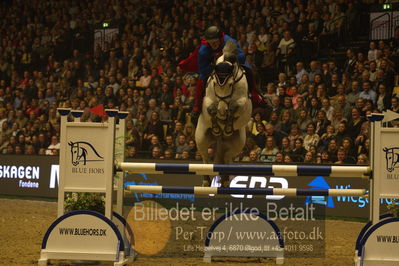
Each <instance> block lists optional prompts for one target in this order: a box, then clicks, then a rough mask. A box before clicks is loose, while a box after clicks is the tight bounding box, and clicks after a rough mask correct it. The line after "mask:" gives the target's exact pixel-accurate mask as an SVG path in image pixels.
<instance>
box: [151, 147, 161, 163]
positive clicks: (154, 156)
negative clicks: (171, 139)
mask: <svg viewBox="0 0 399 266" xmlns="http://www.w3.org/2000/svg"><path fill="white" fill-rule="evenodd" d="M150 151H151V156H150V159H151V160H159V159H163V156H162V151H161V148H160V147H159V146H153V147H152V148H151V149H150Z"/></svg>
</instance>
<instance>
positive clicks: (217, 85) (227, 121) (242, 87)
mask: <svg viewBox="0 0 399 266" xmlns="http://www.w3.org/2000/svg"><path fill="white" fill-rule="evenodd" d="M237 54H238V49H237V46H236V44H235V43H234V42H232V41H227V43H226V45H225V46H224V48H223V55H222V56H220V57H219V58H218V59H217V60H216V65H215V70H214V71H213V73H212V75H211V76H210V77H209V78H208V81H207V87H206V94H205V97H204V101H203V104H202V113H201V115H200V117H199V119H198V123H197V128H196V130H195V140H196V142H197V147H198V151H199V152H200V154H201V156H202V158H203V161H204V163H210V158H209V156H208V148H209V147H210V146H211V145H214V144H216V145H215V146H216V149H215V157H214V161H213V163H215V164H231V163H233V158H234V157H235V156H237V155H238V154H239V152H240V151H241V150H242V148H243V147H244V144H245V140H246V132H245V126H246V125H247V124H248V122H249V120H250V118H251V113H252V103H251V100H250V99H249V97H248V83H247V78H246V76H245V71H244V69H243V68H242V67H241V66H240V64H239V62H238V58H237ZM229 182H230V180H229V176H228V175H222V176H221V185H222V186H224V187H227V186H228V185H229ZM210 184H211V180H210V177H209V176H205V177H204V180H203V184H202V185H203V186H210Z"/></svg>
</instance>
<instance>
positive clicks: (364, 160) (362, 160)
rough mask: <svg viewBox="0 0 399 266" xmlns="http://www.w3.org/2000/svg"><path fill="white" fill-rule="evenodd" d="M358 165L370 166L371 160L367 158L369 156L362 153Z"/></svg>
mask: <svg viewBox="0 0 399 266" xmlns="http://www.w3.org/2000/svg"><path fill="white" fill-rule="evenodd" d="M356 164H357V165H369V164H370V163H369V159H368V158H367V155H365V154H363V153H361V154H359V155H358V156H357V162H356Z"/></svg>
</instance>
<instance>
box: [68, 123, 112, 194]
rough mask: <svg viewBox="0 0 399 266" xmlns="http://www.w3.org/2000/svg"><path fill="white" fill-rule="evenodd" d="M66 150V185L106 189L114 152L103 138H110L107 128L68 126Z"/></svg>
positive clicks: (101, 126) (99, 189) (99, 125)
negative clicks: (107, 171)
mask: <svg viewBox="0 0 399 266" xmlns="http://www.w3.org/2000/svg"><path fill="white" fill-rule="evenodd" d="M69 126H70V128H68V129H69V130H68V132H67V139H66V145H65V146H66V149H64V151H65V157H64V158H65V159H66V162H65V166H66V169H65V171H66V172H65V173H66V175H67V176H68V179H67V180H66V184H65V186H66V187H85V188H90V189H93V190H97V191H101V190H104V188H105V185H106V170H105V169H106V161H107V160H108V159H109V158H111V157H110V155H111V154H112V152H113V151H110V150H107V149H108V148H107V146H108V145H105V143H104V140H105V139H107V138H109V132H108V127H106V126H104V125H102V124H98V125H96V126H92V127H90V134H88V133H87V128H84V127H79V126H76V127H75V126H73V124H71V125H69Z"/></svg>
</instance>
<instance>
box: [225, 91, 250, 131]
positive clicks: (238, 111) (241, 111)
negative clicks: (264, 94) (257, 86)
mask: <svg viewBox="0 0 399 266" xmlns="http://www.w3.org/2000/svg"><path fill="white" fill-rule="evenodd" d="M229 113H230V119H231V121H232V122H233V125H232V126H233V130H239V129H240V128H242V127H244V126H246V125H247V124H248V121H249V120H250V119H251V114H252V103H251V101H250V100H249V99H248V97H245V96H243V97H240V98H238V99H237V100H236V101H231V102H230V103H229Z"/></svg>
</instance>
